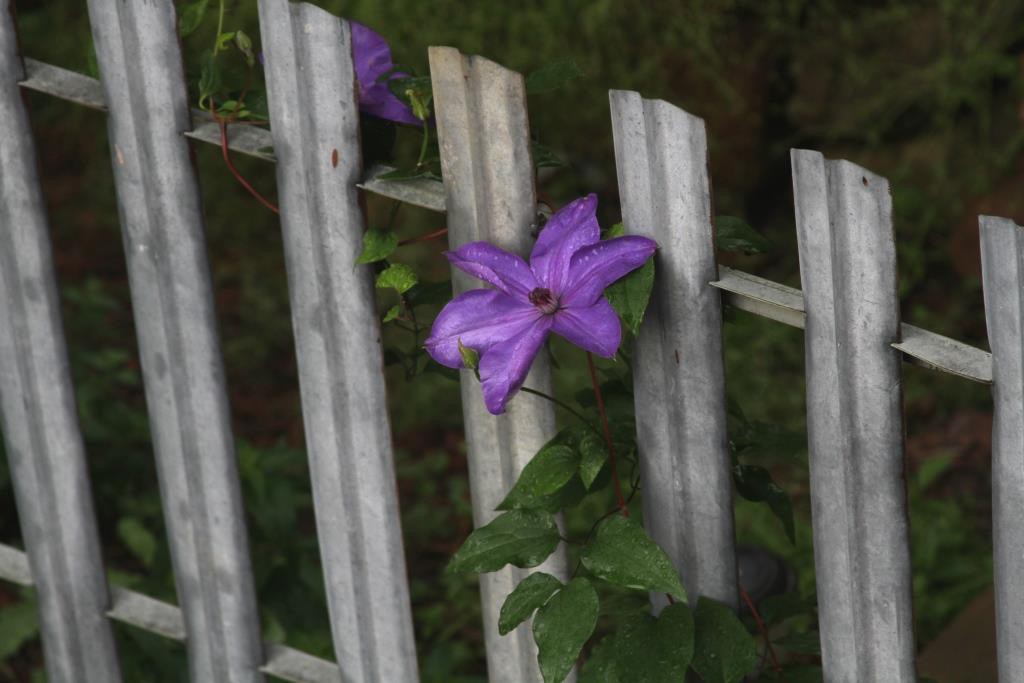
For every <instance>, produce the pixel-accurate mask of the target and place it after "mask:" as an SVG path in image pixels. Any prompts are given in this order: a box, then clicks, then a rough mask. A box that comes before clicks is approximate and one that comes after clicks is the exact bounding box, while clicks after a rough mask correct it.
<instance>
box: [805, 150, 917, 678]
mask: <svg viewBox="0 0 1024 683" xmlns="http://www.w3.org/2000/svg"><path fill="white" fill-rule="evenodd" d="M792 159H793V196H794V203H795V205H796V226H797V238H798V242H799V246H800V279H801V283H802V284H803V293H804V306H805V308H806V312H807V321H806V328H805V335H806V336H805V338H806V354H807V441H808V453H809V457H810V471H811V518H812V522H813V528H814V565H815V574H816V576H817V580H818V595H819V596H820V598H821V599H820V600H819V602H818V614H819V622H820V630H821V647H822V661H823V662H824V667H825V676H826V677H827V678H828V680H830V681H849V682H850V683H854V682H856V681H912V680H914V650H915V645H914V634H913V614H912V612H911V585H910V545H909V538H908V524H909V520H908V517H907V505H906V495H905V491H904V483H903V482H904V477H903V422H902V405H901V401H902V392H901V381H900V357H899V353H898V352H897V351H896V350H895V349H893V348H892V347H891V343H892V342H895V341H898V339H899V333H900V332H899V331H900V318H899V301H898V299H897V295H896V244H895V242H894V240H893V231H892V201H891V199H890V196H889V184H888V182H886V180H885V179H884V178H880V177H878V176H876V175H874V174H873V173H871V172H870V171H866V170H864V169H862V168H860V167H858V166H855V165H854V164H851V163H850V162H848V161H826V160H825V158H824V157H823V156H822V155H821V154H819V153H818V152H811V151H806V150H794V151H793V153H792Z"/></svg>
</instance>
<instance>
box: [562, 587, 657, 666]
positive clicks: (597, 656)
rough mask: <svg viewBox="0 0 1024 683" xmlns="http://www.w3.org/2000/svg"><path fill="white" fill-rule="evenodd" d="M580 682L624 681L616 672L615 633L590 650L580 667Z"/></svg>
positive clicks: (648, 605)
mask: <svg viewBox="0 0 1024 683" xmlns="http://www.w3.org/2000/svg"><path fill="white" fill-rule="evenodd" d="M647 608H648V609H650V603H647ZM627 680H633V679H632V678H630V679H627ZM579 683H622V682H621V680H620V679H619V676H618V674H616V672H615V636H614V635H607V636H605V637H604V638H602V639H601V640H599V641H598V643H597V645H595V646H594V647H593V649H592V650H591V651H590V656H589V657H587V661H586V662H584V663H583V668H582V669H580V677H579Z"/></svg>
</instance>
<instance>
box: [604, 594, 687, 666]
mask: <svg viewBox="0 0 1024 683" xmlns="http://www.w3.org/2000/svg"><path fill="white" fill-rule="evenodd" d="M692 659H693V614H692V613H691V612H690V608H689V606H687V605H686V604H685V603H682V602H677V603H675V604H672V605H669V606H668V607H666V608H665V609H663V610H662V611H661V614H660V615H659V616H658V617H657V618H654V617H651V616H649V615H640V616H639V617H637V618H634V619H631V620H629V621H627V622H626V623H625V624H624V625H623V626H622V628H621V629H620V630H619V633H618V634H617V635H616V636H615V670H616V672H617V673H618V675H619V677H620V678H622V679H625V680H629V681H645V683H678V682H679V681H682V680H685V678H686V669H687V668H688V667H689V666H690V661H691V660H692Z"/></svg>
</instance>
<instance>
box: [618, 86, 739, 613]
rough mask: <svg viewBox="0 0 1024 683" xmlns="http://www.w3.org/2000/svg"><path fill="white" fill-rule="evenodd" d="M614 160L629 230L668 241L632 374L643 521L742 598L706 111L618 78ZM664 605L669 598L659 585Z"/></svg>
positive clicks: (688, 574) (705, 587) (695, 591)
mask: <svg viewBox="0 0 1024 683" xmlns="http://www.w3.org/2000/svg"><path fill="white" fill-rule="evenodd" d="M608 96H609V100H610V103H611V114H612V134H613V137H614V142H615V166H616V168H617V172H618V179H619V196H620V198H621V201H622V220H623V223H624V224H625V226H626V231H627V232H628V233H631V234H637V235H644V236H646V237H650V238H651V239H653V240H655V241H656V242H657V243H658V245H659V249H658V253H657V256H656V281H655V289H654V293H653V295H652V299H651V304H650V306H649V307H648V312H647V317H646V319H645V321H644V324H643V327H642V329H641V331H640V335H639V336H638V338H637V340H636V359H635V362H634V370H633V372H634V381H635V394H636V408H637V410H636V418H637V438H638V444H639V446H640V452H641V454H642V457H641V459H640V475H641V479H642V486H643V492H644V497H643V502H644V523H645V524H646V525H647V528H648V531H649V532H650V534H651V537H652V538H654V540H656V541H657V542H658V543H659V544H660V545H661V546H662V547H663V548H664V549H665V550H666V552H668V554H669V557H671V558H672V560H673V562H674V563H675V565H676V567H677V568H678V569H679V572H680V575H681V576H682V579H683V583H684V585H685V587H686V591H687V593H689V594H690V595H691V600H696V598H697V596H700V595H704V596H708V597H710V598H714V599H716V600H720V601H722V602H725V603H726V604H729V605H733V606H736V605H737V591H736V552H735V547H734V545H735V542H734V533H733V512H732V481H731V477H730V475H729V446H728V437H727V434H726V423H725V420H726V410H725V371H724V367H723V358H722V301H721V295H720V293H719V291H718V290H717V289H715V288H714V287H711V286H710V284H709V283H710V282H712V281H714V280H717V279H718V269H717V266H716V264H715V248H714V237H713V227H712V222H711V221H712V206H711V180H710V178H709V177H708V163H707V162H708V149H707V135H706V133H705V129H704V121H702V120H701V119H699V118H697V117H695V116H691V115H690V114H688V113H686V112H685V111H683V110H682V109H679V108H678V107H674V106H672V105H670V104H668V103H667V102H662V101H660V100H644V99H642V98H641V97H640V95H639V94H638V93H635V92H630V91H624V90H612V91H610V92H609V94H608ZM654 600H655V602H656V604H658V605H659V606H664V605H665V604H666V603H665V598H664V596H661V595H656V596H654Z"/></svg>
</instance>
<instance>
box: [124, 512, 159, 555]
mask: <svg viewBox="0 0 1024 683" xmlns="http://www.w3.org/2000/svg"><path fill="white" fill-rule="evenodd" d="M117 535H118V537H119V538H120V539H121V541H122V542H123V543H124V544H125V545H126V546H128V549H129V550H130V551H132V555H134V556H135V557H136V558H137V559H138V560H139V562H141V563H142V564H143V566H145V567H149V566H152V564H153V558H154V557H156V548H157V543H156V536H154V535H153V534H152V533H151V532H150V531H149V529H147V528H146V527H145V526H143V525H142V522H140V521H139V520H138V519H136V518H135V517H122V518H121V519H120V521H118V523H117Z"/></svg>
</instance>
